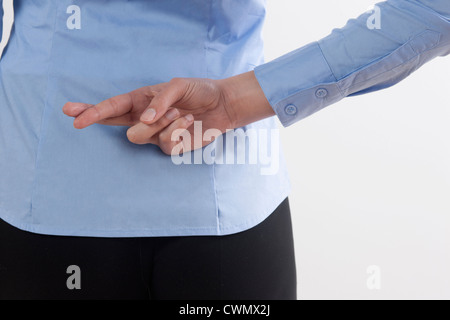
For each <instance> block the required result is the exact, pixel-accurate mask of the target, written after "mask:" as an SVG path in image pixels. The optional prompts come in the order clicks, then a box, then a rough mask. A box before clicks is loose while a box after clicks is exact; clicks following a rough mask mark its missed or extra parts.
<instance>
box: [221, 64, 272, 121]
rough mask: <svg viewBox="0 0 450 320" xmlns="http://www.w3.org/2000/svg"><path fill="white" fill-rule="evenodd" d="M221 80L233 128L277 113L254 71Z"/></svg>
mask: <svg viewBox="0 0 450 320" xmlns="http://www.w3.org/2000/svg"><path fill="white" fill-rule="evenodd" d="M219 81H220V83H221V86H222V92H223V95H224V100H225V108H226V110H227V113H228V115H229V117H230V121H231V123H232V125H233V126H234V127H233V129H234V128H240V127H243V126H245V125H247V124H250V123H253V122H256V121H259V120H262V119H265V118H268V117H271V116H274V115H275V112H274V110H273V108H272V106H271V105H270V103H269V101H268V100H267V98H266V96H265V95H264V92H263V90H262V88H261V86H260V85H259V82H258V80H257V79H256V77H255V74H254V72H253V71H250V72H246V73H242V74H239V75H236V76H233V77H230V78H226V79H223V80H219Z"/></svg>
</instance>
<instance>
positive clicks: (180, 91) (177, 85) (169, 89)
mask: <svg viewBox="0 0 450 320" xmlns="http://www.w3.org/2000/svg"><path fill="white" fill-rule="evenodd" d="M188 83H189V81H188V80H186V79H183V78H173V79H172V80H170V81H169V82H168V83H167V86H165V87H164V89H163V90H162V91H160V92H159V93H158V94H157V95H156V96H155V97H154V98H153V99H152V101H151V102H150V104H149V106H148V107H147V109H145V111H144V112H143V113H142V115H141V117H140V119H139V120H140V121H141V122H143V123H146V124H152V123H155V122H156V121H158V120H159V119H160V118H161V117H162V116H163V115H164V114H165V113H166V112H167V110H168V109H169V108H170V107H171V106H173V105H174V104H175V103H177V102H178V101H180V100H181V99H182V98H183V96H184V95H185V94H186V92H187V89H188Z"/></svg>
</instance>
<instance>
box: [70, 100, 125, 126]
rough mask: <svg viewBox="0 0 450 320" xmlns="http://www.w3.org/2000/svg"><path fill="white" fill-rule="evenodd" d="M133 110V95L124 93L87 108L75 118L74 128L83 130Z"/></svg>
mask: <svg viewBox="0 0 450 320" xmlns="http://www.w3.org/2000/svg"><path fill="white" fill-rule="evenodd" d="M132 108H133V100H132V98H131V95H130V94H129V93H124V94H121V95H118V96H115V97H112V98H109V99H107V100H104V101H102V102H100V103H98V104H96V105H93V106H92V107H89V108H87V109H86V110H84V111H83V112H82V113H81V114H79V115H78V116H77V117H76V118H75V120H74V122H73V126H74V127H75V128H77V129H83V128H86V127H88V126H90V125H92V124H94V123H96V122H98V121H101V120H104V119H106V118H111V117H118V116H121V115H124V114H125V113H127V112H129V111H130V110H131V109H132Z"/></svg>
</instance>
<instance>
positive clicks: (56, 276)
mask: <svg viewBox="0 0 450 320" xmlns="http://www.w3.org/2000/svg"><path fill="white" fill-rule="evenodd" d="M296 287H297V286H296V268H295V258H294V245H293V236H292V226H291V217H290V210H289V203H288V199H286V200H285V201H284V202H283V203H282V204H281V205H280V206H279V207H278V208H277V209H276V210H275V212H273V213H272V214H271V215H270V216H269V217H268V218H267V219H266V220H265V221H263V222H262V223H260V224H259V225H257V226H256V227H254V228H252V229H249V230H247V231H244V232H240V233H237V234H233V235H227V236H191V237H149V238H95V237H92V238H90V237H63V236H48V235H39V234H34V233H30V232H25V231H22V230H19V229H17V228H14V227H12V226H10V225H9V224H7V223H6V222H4V221H2V220H1V219H0V299H36V300H37V299H58V300H59V299H154V300H197V299H201V300H224V299H229V300H242V299H247V300H295V299H296Z"/></svg>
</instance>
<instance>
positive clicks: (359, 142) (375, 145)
mask: <svg viewBox="0 0 450 320" xmlns="http://www.w3.org/2000/svg"><path fill="white" fill-rule="evenodd" d="M4 2H5V8H6V10H7V11H8V12H10V11H11V10H10V7H11V0H5V1H4ZM374 3H376V1H371V0H340V1H332V0H314V1H294V0H269V1H268V7H267V22H266V27H265V31H264V39H265V41H266V60H267V61H269V60H272V59H274V58H276V57H278V56H280V55H282V54H284V53H287V52H289V51H291V50H294V49H296V48H298V47H300V46H303V45H305V44H307V43H309V42H312V41H315V40H318V39H320V38H322V37H324V36H326V35H328V34H329V33H330V31H331V30H332V29H333V28H336V27H342V26H344V24H345V23H346V21H347V20H348V19H349V18H354V17H357V16H358V15H359V14H360V13H362V12H364V11H366V10H367V9H368V8H369V7H370V6H371V5H373V4H374ZM11 21H12V19H11V15H10V14H9V13H7V16H6V21H5V24H6V30H5V31H4V34H5V35H6V34H7V33H8V27H7V26H8V25H9V24H11ZM449 71H450V57H448V58H438V59H436V60H434V61H432V62H431V63H429V64H427V65H425V66H424V67H423V68H422V69H420V70H419V71H418V72H416V73H415V74H413V75H412V76H410V77H409V78H408V79H406V80H405V81H403V82H402V83H400V84H398V85H397V86H395V87H393V88H390V89H387V90H385V91H381V92H377V93H372V94H368V95H365V96H361V97H354V98H348V99H345V100H344V101H342V102H340V103H338V104H336V105H333V106H330V107H328V108H326V109H325V110H323V111H320V112H319V113H317V114H315V115H313V116H311V117H309V118H307V119H305V120H303V121H301V122H298V123H297V124H295V125H293V126H291V127H289V128H283V129H282V131H281V132H282V139H283V146H284V150H285V153H286V158H287V161H288V166H289V171H290V174H291V180H292V185H293V192H292V194H291V196H290V201H291V209H292V215H293V223H294V232H295V241H296V254H297V268H298V278H299V279H298V280H299V281H298V282H299V286H298V292H299V299H450V233H449V230H450V141H449V137H450V98H449V91H450V78H449V77H448V75H449ZM372 265H375V266H378V267H379V268H380V270H381V289H380V290H369V289H368V287H367V283H366V282H367V279H368V278H369V274H367V268H368V267H369V266H372Z"/></svg>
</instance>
